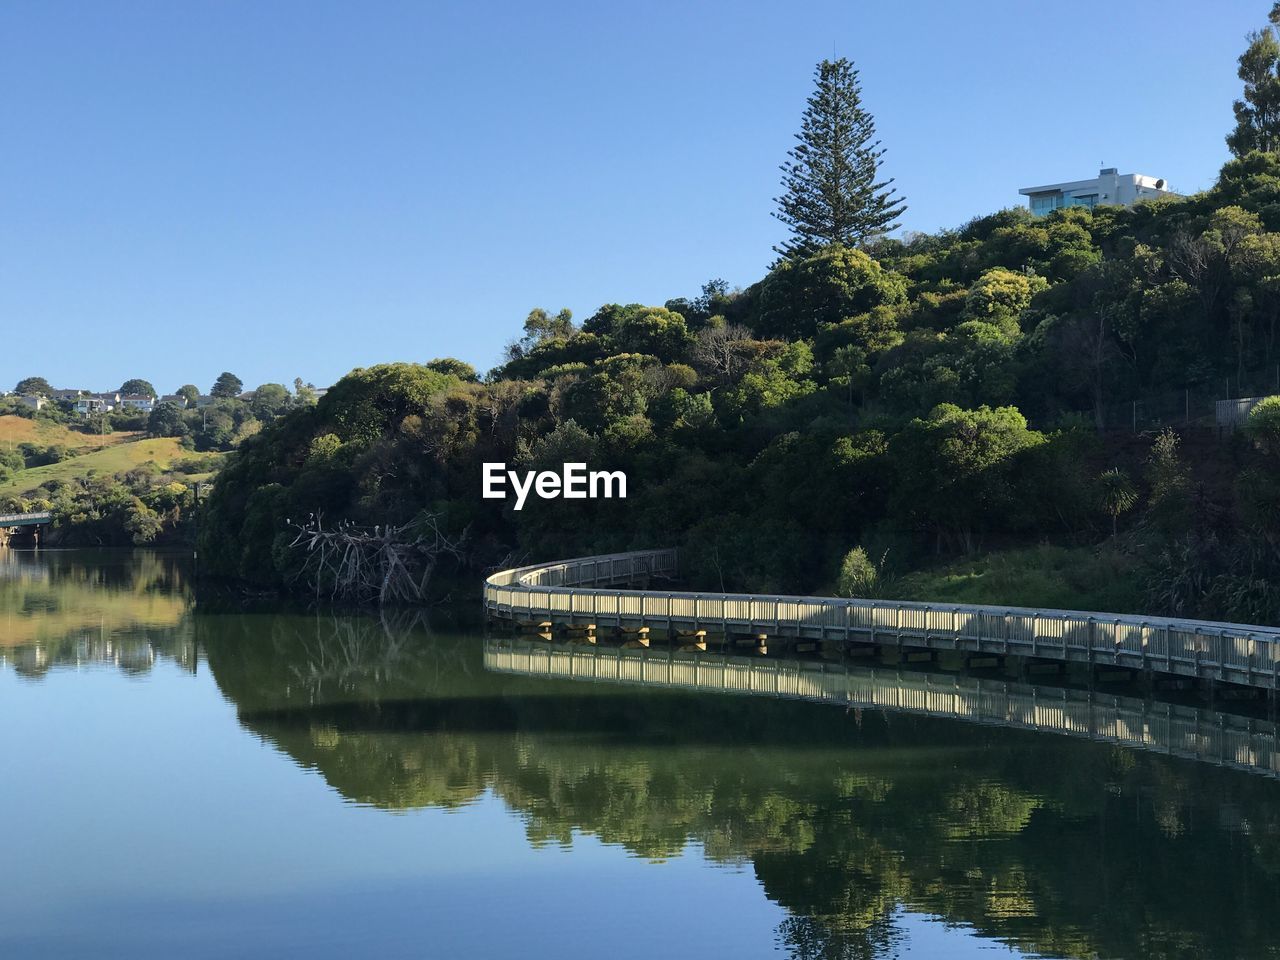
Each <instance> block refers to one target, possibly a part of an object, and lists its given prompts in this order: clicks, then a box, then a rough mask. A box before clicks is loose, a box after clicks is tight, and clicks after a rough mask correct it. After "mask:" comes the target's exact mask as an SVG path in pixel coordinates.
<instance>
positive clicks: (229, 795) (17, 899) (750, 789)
mask: <svg viewBox="0 0 1280 960" xmlns="http://www.w3.org/2000/svg"><path fill="white" fill-rule="evenodd" d="M437 619H438V620H439V619H441V618H439V617H437ZM493 649H494V646H493V644H492V643H491V644H490V646H489V650H490V652H491V653H492V651H493ZM485 651H486V647H485V641H484V640H483V639H482V638H481V637H480V636H478V635H476V634H474V633H471V634H466V635H463V634H460V633H459V632H458V631H457V630H456V629H455V630H452V631H451V630H449V629H447V628H446V627H444V626H439V627H438V630H437V632H432V631H431V630H430V629H428V626H427V624H426V623H425V622H424V621H423V620H422V619H421V618H415V617H412V616H406V615H398V616H395V617H391V618H382V619H380V618H377V617H334V616H330V615H315V614H307V613H297V612H294V613H288V612H269V611H263V610H261V609H253V610H234V609H232V610H227V609H219V608H218V607H216V606H213V605H207V604H202V605H201V606H200V607H199V609H197V607H196V605H195V603H194V601H193V599H192V595H191V593H190V590H189V587H188V584H187V579H186V577H185V576H184V570H183V568H182V566H181V565H180V564H179V563H177V562H176V561H174V560H172V559H166V558H163V557H160V556H156V555H151V554H133V555H115V556H103V555H87V554H75V553H49V554H44V555H41V556H40V557H39V558H38V559H37V558H35V557H33V556H32V555H31V554H23V553H9V554H0V662H2V663H3V666H2V667H0V730H3V731H4V734H5V738H4V746H3V749H2V750H0V822H2V823H3V825H4V826H3V829H2V830H0V864H3V866H4V871H3V875H4V878H5V890H4V894H3V896H0V956H4V957H38V958H57V957H93V958H102V957H130V958H139V957H142V958H145V957H177V956H181V957H292V956H297V957H308V958H314V957H344V958H349V957H455V956H467V957H539V956H554V957H557V958H564V957H598V956H600V955H602V954H605V955H608V956H610V957H611V958H621V957H651V956H657V955H667V956H694V955H697V956H701V957H713V956H734V957H754V956H779V957H781V956H796V957H935V956H936V957H999V956H1006V957H1007V956H1011V955H1012V956H1053V957H1057V956H1072V957H1094V956H1098V957H1134V958H1137V957H1144V958H1145V957H1179V958H1182V957H1186V958H1192V957H1213V958H1217V957H1222V958H1226V957H1248V958H1253V957H1266V956H1275V955H1277V954H1278V953H1280V949H1278V948H1277V946H1276V945H1277V944H1280V911H1277V910H1276V904H1277V903H1280V782H1277V781H1276V780H1274V779H1271V778H1270V777H1268V776H1265V775H1261V774H1258V773H1249V772H1239V771H1236V770H1229V769H1222V768H1221V767H1219V766H1215V765H1213V764H1210V763H1201V762H1196V761H1192V760H1185V759H1174V758H1171V757H1166V756H1161V755H1157V754H1155V753H1153V752H1150V751H1133V750H1129V749H1126V748H1122V747H1118V746H1113V745H1107V744H1101V743H1095V742H1090V741H1088V740H1076V739H1071V738H1069V737H1062V736H1053V735H1048V734H1043V733H1033V732H1027V731H1023V730H1010V729H1003V728H1000V727H995V726H980V725H975V724H970V723H963V722H958V721H955V720H945V719H936V718H931V717H926V716H917V715H912V714H904V713H892V712H883V711H871V710H861V711H856V710H853V711H846V710H843V709H840V708H837V707H832V706H830V705H824V704H814V703H804V702H793V701H780V700H776V699H770V698H759V697H756V698H749V697H738V696H729V695H716V694H707V693H689V692H682V691H678V690H672V689H669V688H665V687H662V686H654V685H650V686H643V685H640V686H636V685H618V684H608V683H601V682H583V681H573V680H565V679H551V678H546V677H541V676H536V675H517V674H514V673H510V672H494V671H491V670H486V669H485ZM611 655H612V654H611V653H610V651H607V650H604V651H601V653H600V656H602V657H605V658H607V657H609V656H611ZM703 656H705V657H710V658H714V656H715V655H714V654H710V655H703ZM490 662H491V664H492V657H491V658H490ZM1204 722H1205V724H1206V729H1212V725H1213V724H1214V723H1215V719H1214V715H1213V714H1211V713H1208V712H1207V711H1206V713H1205V716H1204Z"/></svg>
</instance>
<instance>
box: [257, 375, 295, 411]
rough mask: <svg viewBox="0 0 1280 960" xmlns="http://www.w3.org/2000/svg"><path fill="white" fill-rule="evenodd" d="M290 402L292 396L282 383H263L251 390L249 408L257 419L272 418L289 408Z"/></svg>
mask: <svg viewBox="0 0 1280 960" xmlns="http://www.w3.org/2000/svg"><path fill="white" fill-rule="evenodd" d="M292 402H293V398H292V397H290V396H289V391H288V389H286V387H285V386H284V384H282V383H264V384H262V385H261V386H260V387H258V389H257V390H255V391H254V392H253V399H252V400H251V401H249V409H250V410H252V411H253V415H254V416H255V417H257V418H258V419H259V420H272V419H274V418H275V417H278V416H280V414H282V413H284V412H285V411H286V410H287V409H289V405H290V404H291V403H292Z"/></svg>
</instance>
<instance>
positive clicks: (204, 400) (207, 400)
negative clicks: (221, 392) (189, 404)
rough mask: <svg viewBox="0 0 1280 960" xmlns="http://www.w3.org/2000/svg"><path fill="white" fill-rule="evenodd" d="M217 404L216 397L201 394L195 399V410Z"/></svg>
mask: <svg viewBox="0 0 1280 960" xmlns="http://www.w3.org/2000/svg"><path fill="white" fill-rule="evenodd" d="M217 402H218V398H217V397H214V396H210V395H209V394H207V393H202V394H200V396H198V397H196V409H197V410H203V409H204V408H205V407H208V406H212V405H213V404H215V403H217Z"/></svg>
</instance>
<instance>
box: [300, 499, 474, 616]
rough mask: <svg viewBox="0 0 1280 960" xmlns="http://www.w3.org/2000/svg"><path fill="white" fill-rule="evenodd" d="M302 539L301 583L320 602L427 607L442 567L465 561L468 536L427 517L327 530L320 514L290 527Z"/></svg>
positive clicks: (340, 524)
mask: <svg viewBox="0 0 1280 960" xmlns="http://www.w3.org/2000/svg"><path fill="white" fill-rule="evenodd" d="M289 525H290V526H291V527H292V528H293V529H294V530H296V531H297V536H295V537H294V539H293V542H292V543H291V544H290V545H289V546H290V547H291V548H292V549H295V550H303V551H305V552H306V560H305V562H304V563H303V566H302V568H301V569H300V570H299V571H298V574H297V577H298V578H300V579H305V580H306V581H307V582H308V583H309V585H310V586H311V588H312V590H313V591H314V592H315V595H316V597H317V598H321V599H323V598H326V597H327V598H328V599H331V600H343V601H352V602H356V603H371V602H377V603H378V604H394V603H422V602H424V601H425V600H426V598H427V585H428V584H429V583H430V581H431V575H432V573H434V572H435V569H436V564H437V563H439V561H440V560H441V559H442V558H444V557H453V558H455V559H460V558H461V557H462V547H463V544H464V543H465V541H466V536H467V534H466V531H463V534H462V536H460V537H458V538H456V539H454V538H451V537H448V536H446V535H445V533H444V531H443V530H441V529H440V524H439V518H438V516H437V515H435V514H426V515H423V516H421V517H419V518H418V519H416V520H413V521H412V522H410V523H406V524H402V525H396V524H379V525H377V526H374V527H363V526H360V525H358V524H355V523H352V522H351V521H349V520H340V521H338V523H336V524H335V525H333V526H331V527H329V526H325V523H324V518H323V517H322V516H321V515H320V514H315V513H313V514H311V516H309V517H308V518H307V519H306V521H304V522H303V523H294V522H293V521H289Z"/></svg>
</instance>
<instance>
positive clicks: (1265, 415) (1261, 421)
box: [1244, 397, 1280, 453]
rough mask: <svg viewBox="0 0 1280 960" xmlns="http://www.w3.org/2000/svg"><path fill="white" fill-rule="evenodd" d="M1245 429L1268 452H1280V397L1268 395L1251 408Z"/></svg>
mask: <svg viewBox="0 0 1280 960" xmlns="http://www.w3.org/2000/svg"><path fill="white" fill-rule="evenodd" d="M1244 430H1245V434H1246V436H1248V437H1249V439H1250V440H1252V441H1253V442H1254V443H1255V444H1257V445H1258V447H1259V448H1261V449H1262V450H1263V451H1265V452H1266V453H1276V452H1280V397H1266V398H1264V399H1263V400H1261V401H1260V402H1259V403H1258V405H1257V406H1256V407H1254V408H1253V409H1252V410H1250V411H1249V419H1248V420H1246V421H1245V424H1244Z"/></svg>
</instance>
